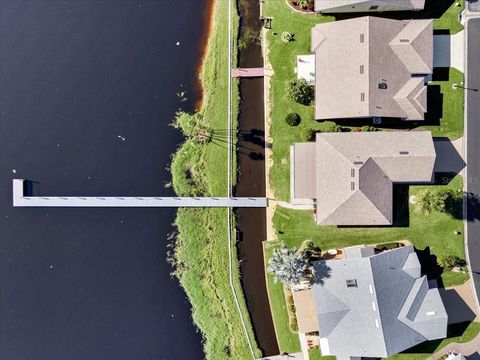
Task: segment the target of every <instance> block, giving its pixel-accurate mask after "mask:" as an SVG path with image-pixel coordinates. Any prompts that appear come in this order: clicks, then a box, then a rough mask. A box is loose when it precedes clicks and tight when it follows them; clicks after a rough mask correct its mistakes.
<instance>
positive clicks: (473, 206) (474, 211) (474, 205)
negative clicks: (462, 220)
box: [465, 193, 480, 221]
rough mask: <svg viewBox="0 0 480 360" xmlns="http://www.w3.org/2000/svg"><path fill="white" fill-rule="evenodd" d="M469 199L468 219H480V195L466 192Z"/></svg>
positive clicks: (467, 199)
mask: <svg viewBox="0 0 480 360" xmlns="http://www.w3.org/2000/svg"><path fill="white" fill-rule="evenodd" d="M465 197H466V201H467V214H466V220H467V221H477V220H480V197H479V196H478V195H477V194H474V193H466V194H465Z"/></svg>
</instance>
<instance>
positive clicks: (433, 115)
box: [421, 85, 443, 126]
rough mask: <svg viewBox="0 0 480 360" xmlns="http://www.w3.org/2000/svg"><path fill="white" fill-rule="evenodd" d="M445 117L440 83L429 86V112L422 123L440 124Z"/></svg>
mask: <svg viewBox="0 0 480 360" xmlns="http://www.w3.org/2000/svg"><path fill="white" fill-rule="evenodd" d="M442 117H443V94H442V92H441V87H440V85H428V87H427V113H426V114H425V120H424V121H422V122H421V125H425V126H428V125H429V126H438V125H440V119H441V118H442Z"/></svg>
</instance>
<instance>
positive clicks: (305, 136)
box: [300, 127, 315, 142]
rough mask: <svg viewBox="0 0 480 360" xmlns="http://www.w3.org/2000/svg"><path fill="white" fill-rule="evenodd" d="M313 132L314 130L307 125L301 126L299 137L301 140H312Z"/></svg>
mask: <svg viewBox="0 0 480 360" xmlns="http://www.w3.org/2000/svg"><path fill="white" fill-rule="evenodd" d="M314 134H315V130H314V129H312V128H309V127H306V128H303V129H301V130H300V139H301V140H302V141H303V142H307V141H310V140H312V137H313V135H314Z"/></svg>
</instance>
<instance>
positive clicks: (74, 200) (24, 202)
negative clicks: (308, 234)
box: [13, 179, 267, 208]
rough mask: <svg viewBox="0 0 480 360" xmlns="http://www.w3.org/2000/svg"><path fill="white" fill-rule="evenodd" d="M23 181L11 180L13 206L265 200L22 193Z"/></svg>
mask: <svg viewBox="0 0 480 360" xmlns="http://www.w3.org/2000/svg"><path fill="white" fill-rule="evenodd" d="M24 183H25V180H24V179H13V206H14V207H150V208H162V207H164V208H180V207H185V208H205V207H208V208H265V207H267V199H266V198H258V197H151V196H25V187H24Z"/></svg>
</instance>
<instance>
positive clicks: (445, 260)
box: [437, 254, 466, 270]
mask: <svg viewBox="0 0 480 360" xmlns="http://www.w3.org/2000/svg"><path fill="white" fill-rule="evenodd" d="M437 264H438V266H440V267H442V268H444V269H446V270H451V269H452V268H453V267H455V266H465V265H466V263H465V260H463V259H460V258H459V257H458V256H455V255H448V254H442V255H438V257H437Z"/></svg>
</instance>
